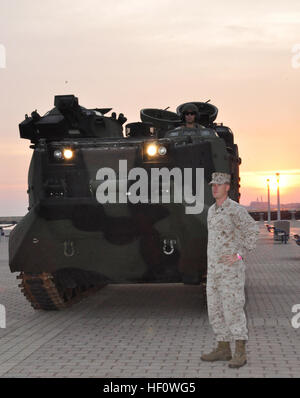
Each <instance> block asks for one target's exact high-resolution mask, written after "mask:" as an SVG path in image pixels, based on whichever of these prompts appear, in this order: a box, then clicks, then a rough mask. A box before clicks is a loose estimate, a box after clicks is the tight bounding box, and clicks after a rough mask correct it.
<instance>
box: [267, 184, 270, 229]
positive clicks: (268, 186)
mask: <svg viewBox="0 0 300 398" xmlns="http://www.w3.org/2000/svg"><path fill="white" fill-rule="evenodd" d="M267 184H268V224H269V223H270V222H271V209H270V207H271V206H270V179H269V178H268V179H267Z"/></svg>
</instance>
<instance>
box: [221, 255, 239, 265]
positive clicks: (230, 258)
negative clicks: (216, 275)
mask: <svg viewBox="0 0 300 398" xmlns="http://www.w3.org/2000/svg"><path fill="white" fill-rule="evenodd" d="M221 261H222V263H223V264H225V265H229V266H230V265H232V264H234V263H235V262H236V261H238V257H237V255H236V253H234V254H224V256H222V257H221Z"/></svg>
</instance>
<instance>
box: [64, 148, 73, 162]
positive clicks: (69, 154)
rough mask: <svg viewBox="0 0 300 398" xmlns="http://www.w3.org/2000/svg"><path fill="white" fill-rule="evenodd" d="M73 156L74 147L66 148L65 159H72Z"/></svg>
mask: <svg viewBox="0 0 300 398" xmlns="http://www.w3.org/2000/svg"><path fill="white" fill-rule="evenodd" d="M72 157H73V151H72V149H64V158H65V159H67V160H68V159H72Z"/></svg>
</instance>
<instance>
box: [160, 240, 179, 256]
mask: <svg viewBox="0 0 300 398" xmlns="http://www.w3.org/2000/svg"><path fill="white" fill-rule="evenodd" d="M176 243H177V242H176V239H164V245H163V252H164V254H166V255H167V256H169V255H170V254H172V253H173V252H174V250H175V247H174V246H175V245H176Z"/></svg>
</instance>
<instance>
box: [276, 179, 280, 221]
mask: <svg viewBox="0 0 300 398" xmlns="http://www.w3.org/2000/svg"><path fill="white" fill-rule="evenodd" d="M276 176H277V220H280V197H279V196H280V195H279V173H276Z"/></svg>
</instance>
